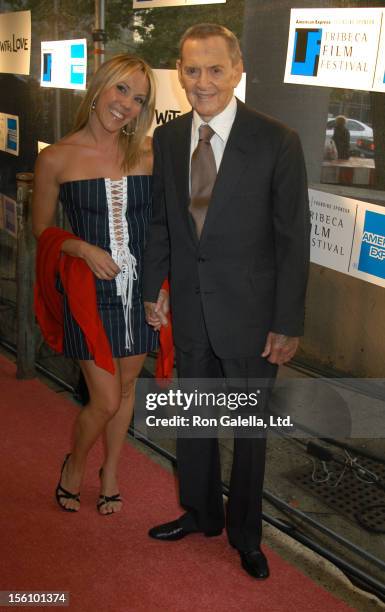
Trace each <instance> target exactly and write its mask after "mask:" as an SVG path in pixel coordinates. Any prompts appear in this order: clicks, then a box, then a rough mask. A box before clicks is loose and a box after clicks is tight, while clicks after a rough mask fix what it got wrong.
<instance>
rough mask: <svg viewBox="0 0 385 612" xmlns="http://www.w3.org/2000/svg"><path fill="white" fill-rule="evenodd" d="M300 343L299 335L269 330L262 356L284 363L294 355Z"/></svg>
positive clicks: (277, 362)
mask: <svg viewBox="0 0 385 612" xmlns="http://www.w3.org/2000/svg"><path fill="white" fill-rule="evenodd" d="M298 344H299V338H297V337H294V336H284V335H283V334H275V333H274V332H269V333H268V334H267V339H266V344H265V348H264V351H263V353H262V355H261V357H267V361H270V363H275V364H277V365H283V364H284V363H287V362H288V361H290V359H291V358H292V357H294V355H295V352H296V350H297V348H298Z"/></svg>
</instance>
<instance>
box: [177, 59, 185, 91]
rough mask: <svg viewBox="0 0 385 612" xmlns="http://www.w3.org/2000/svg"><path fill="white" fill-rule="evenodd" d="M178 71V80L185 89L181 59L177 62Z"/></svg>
mask: <svg viewBox="0 0 385 612" xmlns="http://www.w3.org/2000/svg"><path fill="white" fill-rule="evenodd" d="M176 69H177V71H178V79H179V83H180V86H181V87H182V89H184V85H183V80H182V62H181V60H180V59H178V60H176Z"/></svg>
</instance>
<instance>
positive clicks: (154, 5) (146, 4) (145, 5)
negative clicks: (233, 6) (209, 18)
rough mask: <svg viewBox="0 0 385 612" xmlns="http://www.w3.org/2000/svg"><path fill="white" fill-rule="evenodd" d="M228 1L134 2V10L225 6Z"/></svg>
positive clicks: (175, 0) (146, 0)
mask: <svg viewBox="0 0 385 612" xmlns="http://www.w3.org/2000/svg"><path fill="white" fill-rule="evenodd" d="M225 2H226V0H133V7H134V9H136V8H137V9H138V8H140V9H144V8H146V9H148V8H160V7H164V6H194V4H224V3H225Z"/></svg>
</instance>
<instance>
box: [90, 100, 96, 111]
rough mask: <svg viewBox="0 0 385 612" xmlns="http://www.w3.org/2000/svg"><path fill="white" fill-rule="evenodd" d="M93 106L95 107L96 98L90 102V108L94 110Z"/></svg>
mask: <svg viewBox="0 0 385 612" xmlns="http://www.w3.org/2000/svg"><path fill="white" fill-rule="evenodd" d="M95 108H96V100H93V101H92V104H91V110H95Z"/></svg>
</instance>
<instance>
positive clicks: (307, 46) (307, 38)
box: [291, 28, 322, 77]
mask: <svg viewBox="0 0 385 612" xmlns="http://www.w3.org/2000/svg"><path fill="white" fill-rule="evenodd" d="M321 38H322V28H318V29H314V28H296V30H295V39H294V53H293V62H292V65H291V74H293V75H298V76H309V77H312V76H317V74H318V63H319V56H320V48H321Z"/></svg>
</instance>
